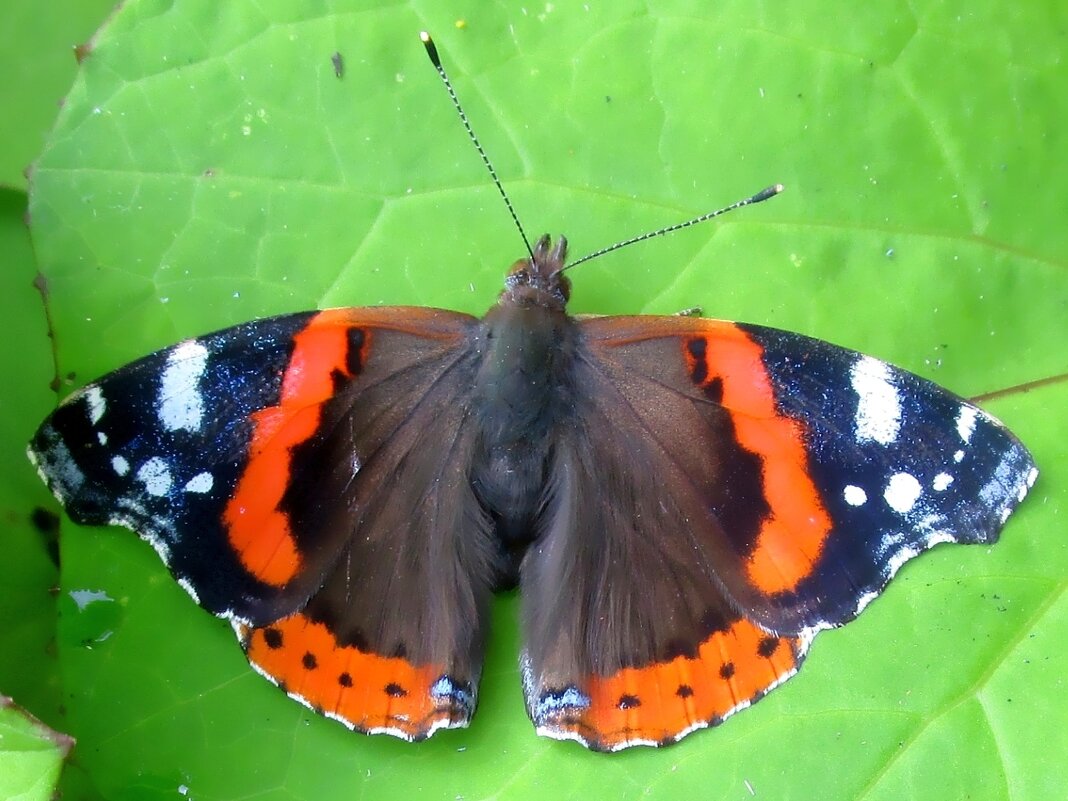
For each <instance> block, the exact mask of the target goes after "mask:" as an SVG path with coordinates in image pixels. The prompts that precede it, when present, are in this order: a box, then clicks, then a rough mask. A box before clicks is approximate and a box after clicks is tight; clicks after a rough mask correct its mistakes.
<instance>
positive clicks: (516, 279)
mask: <svg viewBox="0 0 1068 801" xmlns="http://www.w3.org/2000/svg"><path fill="white" fill-rule="evenodd" d="M529 283H530V272H529V271H528V270H516V271H515V272H514V273H512V274H511V275H509V276H508V285H509V286H526V285H528V284H529Z"/></svg>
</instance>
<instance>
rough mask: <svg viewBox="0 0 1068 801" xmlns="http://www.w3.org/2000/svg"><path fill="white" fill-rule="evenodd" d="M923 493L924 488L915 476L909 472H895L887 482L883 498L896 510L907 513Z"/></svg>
mask: <svg viewBox="0 0 1068 801" xmlns="http://www.w3.org/2000/svg"><path fill="white" fill-rule="evenodd" d="M922 493H923V488H922V487H921V486H920V482H919V481H917V480H916V477H915V476H912V475H910V474H909V473H894V475H892V476H890V481H889V482H887V485H886V491H885V492H884V493H883V498H884V499H885V500H886V502H887V504H889V506H890V508H891V509H893V510H894V511H895V512H897V513H899V514H906V513H908V512H911V511H912V507H914V506H915V505H916V501H917V500H919V497H920V495H921V494H922Z"/></svg>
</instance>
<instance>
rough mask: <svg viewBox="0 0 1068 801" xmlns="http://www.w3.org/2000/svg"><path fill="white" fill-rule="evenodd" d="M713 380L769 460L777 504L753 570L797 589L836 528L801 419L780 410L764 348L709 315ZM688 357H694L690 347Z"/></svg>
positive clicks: (761, 585)
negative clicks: (812, 472) (815, 477)
mask: <svg viewBox="0 0 1068 801" xmlns="http://www.w3.org/2000/svg"><path fill="white" fill-rule="evenodd" d="M707 328H708V329H709V331H708V332H707V334H706V335H705V339H706V343H707V349H706V353H705V368H706V372H707V379H706V381H705V384H706V385H707V384H708V383H710V382H711V381H713V380H715V379H717V378H718V379H720V380H721V381H722V387H723V406H724V408H725V409H726V410H727V411H728V412H729V413H730V416H731V420H732V421H733V423H734V430H735V433H736V435H737V437H738V442H739V443H740V444H741V446H742V447H743V448H745V449H746V450H748V451H750V452H751V453H755V454H757V455H758V456H760V457H761V458H762V460H763V480H764V495H765V498H766V499H767V502H768V506H769V507H770V509H771V513H770V515H769V517H768V518H767V519H766V520H764V522H763V524H762V525H761V528H760V532H759V534H758V538H757V542H756V547H755V548H754V549H753V552H752V554H751V556H750V558H749V564H748V575H749V579H750V580H751V581H752V583H753V585H754V586H756V587H757V588H758V589H760V590H762V591H763V592H767V593H773V592H781V591H784V590H792V589H795V588H796V587H797V584H798V582H800V581H801V580H802V579H804V578H805V577H807V576H808V575H809V574H810V573H811V572H812V566H813V563H814V562H815V560H816V559H817V558H818V556H819V553H820V550H821V549H822V548H823V544H824V542H825V541H826V539H827V536H828V535H829V534H830V531H831V518H830V515H829V514H828V513H827V510H826V509H825V508H824V507H823V502H822V500H821V498H820V494H819V492H818V491H817V489H816V486H815V484H813V483H812V479H811V478H809V475H808V457H807V455H806V452H805V444H804V438H803V429H802V427H801V424H800V423H799V422H797V421H796V420H793V419H791V418H789V417H784V416H782V415H780V414H779V413H778V411H777V409H776V408H775V394H774V391H773V390H772V386H771V380H770V378H769V376H768V373H767V370H766V368H765V367H764V362H763V354H764V351H763V348H762V347H761V346H760V345H759V344H758V343H756V342H754V341H753V340H752V339H751V338H750V337H749V336H748V335H747V334H746V333H745V332H744V331H742V330H741V329H740V328H738V327H737V326H735V325H733V324H731V323H724V322H718V321H714V320H712V321H709V322H708V325H707ZM686 358H687V360H688V361H689V362H691V367H692V361H693V357H692V356H691V355H690V354H689V353H688V352H687V353H686Z"/></svg>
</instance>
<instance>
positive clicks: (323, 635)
mask: <svg viewBox="0 0 1068 801" xmlns="http://www.w3.org/2000/svg"><path fill="white" fill-rule="evenodd" d="M238 634H239V636H240V637H241V640H242V643H243V644H244V646H245V650H246V653H247V655H248V660H249V662H251V663H252V664H253V666H254V667H256V669H257V670H259V671H260V672H261V673H263V674H265V675H267V676H268V677H270V678H271V679H272V680H273V681H275V682H276V683H277V684H278V685H279V686H280V687H281V688H282V689H283V690H285V691H286V692H287V693H289V694H290V695H291V696H293V697H295V698H297V699H298V700H300V701H302V702H304V703H305V704H307V705H308V706H309V707H311V708H312V709H314V710H315V711H317V712H320V713H323V714H326V715H329V716H331V717H335V718H338V719H340V720H341V721H342V722H343V723H345V724H346V725H348V726H350V727H352V728H354V729H357V730H359V731H363V732H368V733H377V732H385V733H389V734H393V735H396V736H401V737H404V738H405V739H409V740H420V739H423V738H424V737H426V736H428V735H429V734H432V733H433V732H434V731H435V730H436V729H439V728H447V727H451V726H461V725H466V723H467V721H468V719H469V717H470V714H469V711H468V710H466V709H462V708H459V707H458V706H457V705H456V704H450V703H448V702H446V701H445V700H443V699H441V698H435V696H434V690H433V687H434V685H435V683H436V682H439V681H441V680H442V679H441V677H442V668H441V666H440V665H437V666H435V665H427V666H423V667H416V666H414V665H412V664H411V663H409V662H407V661H405V660H404V659H400V658H390V657H383V656H378V655H376V654H372V653H365V652H363V651H361V650H359V649H358V648H355V647H353V646H341V645H338V643H337V640H336V639H335V638H334V635H333V634H331V633H330V631H329V630H328V629H327V627H326V626H325V625H323V624H322V623H317V622H315V621H313V620H310V619H309V618H307V617H305V616H304V615H303V614H296V615H291V616H290V617H287V618H284V619H282V620H279V621H278V622H276V623H272V624H271V625H270V626H265V627H262V628H248V627H246V626H240V627H239V628H238Z"/></svg>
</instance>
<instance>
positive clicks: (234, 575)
mask: <svg viewBox="0 0 1068 801" xmlns="http://www.w3.org/2000/svg"><path fill="white" fill-rule="evenodd" d="M473 325H477V321H476V320H475V319H474V318H471V317H468V316H466V315H460V314H455V313H452V312H440V311H436V310H427V309H414V308H404V309H387V308H381V309H340V310H332V311H326V312H313V313H307V314H299V315H291V316H286V317H280V318H273V319H269V320H263V321H257V322H254V323H249V324H247V325H243V326H239V327H237V328H233V329H228V330H226V331H222V332H219V333H217V334H213V335H209V336H206V337H202V338H198V339H194V340H189V341H186V342H183V343H181V344H179V345H177V346H175V347H173V348H170V349H167V350H165V351H161V352H160V353H157V354H154V355H152V356H149V357H146V358H145V359H142V360H141V361H139V362H135V363H133V364H131V365H129V366H127V367H125V368H123V369H121V370H119V371H117V372H115V373H112V374H111V375H109V376H106V377H105V378H103V379H101V380H100V381H98V382H96V383H94V384H91V385H89V386H87V387H85V388H84V389H82V390H80V391H79V392H78V393H76V394H75V395H74V396H72V397H71V398H70V399H68V400H67V401H66V402H65V403H64V404H63V405H62V406H61V407H60V408H59V409H57V410H56V412H55V413H54V414H53V415H52V416H50V417H49V419H48V420H46V421H45V423H44V424H43V425H42V426H41V428H40V430H39V431H38V432H37V434H36V435H35V437H34V439H33V441H32V442H31V445H30V454H31V458H32V459H33V460H34V461H35V463H36V464H37V466H38V468H39V469H40V472H41V474H42V476H43V477H44V479H45V481H46V482H47V483H48V484H49V486H50V487H51V488H52V490H53V491H54V492H55V494H56V496H57V497H58V498H59V499H60V501H61V502H62V503H63V504H64V505H65V506H66V508H67V511H68V512H69V514H70V515H71V517H72V518H73V519H75V520H76V521H78V522H80V523H87V524H102V523H117V524H121V525H125V526H127V527H129V528H132V529H134V530H135V531H137V532H138V533H139V534H141V536H142V537H144V538H145V539H148V540H149V541H150V542H152V544H153V545H154V546H155V547H156V549H157V551H159V553H160V555H161V556H162V557H163V559H164V561H165V562H166V563H167V565H168V567H169V568H170V570H171V572H172V573H173V574H174V576H175V577H176V579H177V580H178V581H179V582H180V583H181V584H182V586H183V587H185V588H186V589H187V590H189V591H190V592H191V594H193V595H194V597H195V598H196V599H197V600H198V602H199V603H200V604H201V605H202V606H204V607H205V608H207V609H209V610H210V611H212V612H214V613H215V614H218V615H220V616H223V617H231V618H234V619H235V628H237V630H238V633H239V635H240V636H241V638H242V641H243V642H244V644H245V645H246V648H247V649H248V652H249V657H250V660H251V661H252V662H253V664H254V665H255V666H257V667H258V668H259V669H260V670H261V672H264V673H266V674H268V675H269V676H270V677H272V678H273V679H274V680H276V681H277V682H278V683H280V684H283V685H284V686H286V688H287V689H288V690H289V691H290V692H291V694H294V695H298V696H300V697H301V699H302V700H304V701H306V702H307V703H309V704H310V705H312V706H314V707H316V708H318V709H320V710H321V711H324V712H326V713H327V714H331V715H334V716H336V717H341V718H342V719H344V720H345V722H347V723H348V724H349V725H350V726H353V727H356V728H360V729H362V730H370V731H377V730H385V731H389V732H390V733H394V734H398V735H400V736H405V737H408V738H409V739H415V738H418V737H422V736H426V735H427V734H429V733H432V732H433V730H435V729H436V728H440V727H441V726H448V725H461V724H462V723H464V722H466V720H467V718H468V717H469V716H470V713H471V711H472V710H473V704H474V685H475V682H477V678H478V675H477V674H478V664H479V662H480V658H481V636H482V620H483V613H482V605H483V604H484V602H485V598H486V596H487V594H488V589H487V587H488V582H489V580H490V578H489V571H490V567H489V566H488V564H487V561H486V554H487V553H489V549H488V547H487V546H486V539H487V536H488V535H487V530H488V525H487V524H486V522H485V521H484V520H483V519H482V514H481V511H480V509H479V508H478V505H477V503H475V502H474V500H473V498H472V497H471V494H470V488H469V486H468V484H467V482H466V481H465V480H463V479H464V477H465V474H466V466H467V464H468V460H469V457H468V455H467V452H468V451H469V449H470V447H471V445H470V443H471V434H470V427H469V426H467V424H466V420H465V417H464V415H463V414H462V412H461V411H460V410H462V409H463V408H465V404H464V403H463V397H464V395H465V393H466V392H468V391H469V386H470V372H471V368H470V359H471V358H472V356H471V354H470V352H469V348H468V344H469V338H468V337H469V334H470V332H471V327H472V326H473ZM309 599H310V600H309ZM256 627H259V628H256ZM261 646H262V648H261ZM320 664H321V665H322V667H323V669H322V670H319V671H317V670H316V668H317V665H320ZM331 671H333V675H331V676H328V675H327V674H328V673H330V672H331ZM431 673H433V674H434V675H433V676H431V675H430V674H431ZM313 676H314V678H313ZM320 677H321V678H320ZM428 677H429V678H428ZM420 705H421V706H420ZM420 709H422V711H423V713H424V714H422V716H421V717H420V716H419V714H418V713H419V711H420ZM398 721H399V722H398Z"/></svg>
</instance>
